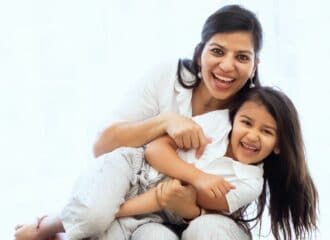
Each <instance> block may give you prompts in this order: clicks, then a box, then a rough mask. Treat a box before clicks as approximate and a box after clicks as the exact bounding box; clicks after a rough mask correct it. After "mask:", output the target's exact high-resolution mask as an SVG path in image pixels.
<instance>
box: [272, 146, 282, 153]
mask: <svg viewBox="0 0 330 240" xmlns="http://www.w3.org/2000/svg"><path fill="white" fill-rule="evenodd" d="M273 152H274V153H275V154H276V155H277V154H280V152H281V151H280V148H279V147H278V146H276V147H275V148H274V150H273Z"/></svg>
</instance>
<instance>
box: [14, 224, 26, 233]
mask: <svg viewBox="0 0 330 240" xmlns="http://www.w3.org/2000/svg"><path fill="white" fill-rule="evenodd" d="M23 226H24V225H23V224H17V225H16V226H15V230H16V231H17V230H18V229H20V228H21V227H23Z"/></svg>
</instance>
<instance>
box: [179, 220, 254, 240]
mask: <svg viewBox="0 0 330 240" xmlns="http://www.w3.org/2000/svg"><path fill="white" fill-rule="evenodd" d="M195 239H196V240H197V239H198V240H201V239H214V240H233V239H234V240H236V239H237V240H238V239H239V240H249V239H250V237H249V234H247V233H246V232H245V231H244V230H243V229H242V228H241V227H240V226H239V225H238V224H237V223H236V222H235V221H234V220H232V219H230V218H228V217H225V216H223V215H220V214H206V215H202V216H200V217H198V218H196V219H194V220H193V221H191V222H190V224H189V226H188V227H187V229H186V230H185V231H184V232H183V234H182V240H195Z"/></svg>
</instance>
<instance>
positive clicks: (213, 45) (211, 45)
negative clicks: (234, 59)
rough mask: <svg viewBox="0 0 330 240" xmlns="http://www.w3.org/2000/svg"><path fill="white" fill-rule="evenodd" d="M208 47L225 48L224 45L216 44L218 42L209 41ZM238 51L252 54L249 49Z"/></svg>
mask: <svg viewBox="0 0 330 240" xmlns="http://www.w3.org/2000/svg"><path fill="white" fill-rule="evenodd" d="M209 46H210V47H218V48H221V49H226V48H225V47H224V46H222V45H220V44H218V43H215V42H211V43H210V45H209ZM237 52H238V53H245V54H248V55H253V52H252V51H251V50H239V51H237Z"/></svg>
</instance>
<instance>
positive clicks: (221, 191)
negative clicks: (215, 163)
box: [145, 136, 235, 211]
mask: <svg viewBox="0 0 330 240" xmlns="http://www.w3.org/2000/svg"><path fill="white" fill-rule="evenodd" d="M176 149H177V146H176V144H175V143H174V141H173V140H172V139H171V138H170V137H168V136H163V137H161V138H158V139H156V140H154V141H152V142H151V143H149V144H148V146H147V149H146V151H145V158H146V160H147V161H148V162H149V163H150V164H151V165H152V166H153V167H154V168H155V169H157V170H158V171H160V172H162V173H164V174H166V175H169V176H171V177H173V178H177V179H180V180H182V181H184V182H186V183H189V184H192V185H193V186H194V187H195V188H196V190H197V201H198V204H199V205H200V206H201V207H203V208H205V209H209V210H222V211H228V210H229V208H228V204H227V200H226V197H225V195H226V193H227V192H228V191H230V190H231V189H233V188H235V187H234V186H233V185H231V184H230V183H228V182H227V181H225V180H224V179H223V178H222V177H219V176H216V175H212V174H207V173H204V172H203V171H201V170H199V169H197V168H196V167H194V166H193V165H192V164H189V163H187V162H185V161H183V160H182V159H181V158H180V157H179V156H178V155H177V153H176Z"/></svg>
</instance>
